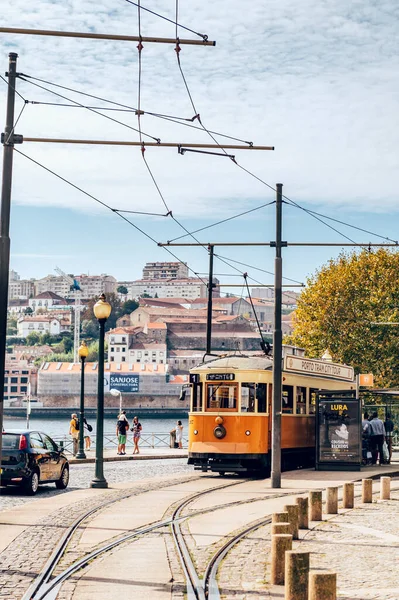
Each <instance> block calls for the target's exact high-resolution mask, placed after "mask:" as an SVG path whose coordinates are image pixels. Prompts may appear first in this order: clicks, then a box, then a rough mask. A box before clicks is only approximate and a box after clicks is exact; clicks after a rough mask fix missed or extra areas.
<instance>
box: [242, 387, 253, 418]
mask: <svg viewBox="0 0 399 600" xmlns="http://www.w3.org/2000/svg"><path fill="white" fill-rule="evenodd" d="M241 412H255V384H254V383H242V384H241Z"/></svg>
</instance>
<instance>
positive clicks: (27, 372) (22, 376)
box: [4, 360, 37, 400]
mask: <svg viewBox="0 0 399 600" xmlns="http://www.w3.org/2000/svg"><path fill="white" fill-rule="evenodd" d="M5 366H6V368H5V371H4V400H18V399H20V398H21V397H24V396H25V397H26V396H27V395H28V392H29V384H30V385H31V393H32V394H36V383H37V369H36V368H35V367H32V366H31V365H28V363H27V361H17V360H15V361H9V360H6V365H5Z"/></svg>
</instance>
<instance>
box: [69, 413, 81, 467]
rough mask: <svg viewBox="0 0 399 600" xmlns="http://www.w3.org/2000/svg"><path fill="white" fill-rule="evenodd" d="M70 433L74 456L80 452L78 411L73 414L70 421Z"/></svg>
mask: <svg viewBox="0 0 399 600" xmlns="http://www.w3.org/2000/svg"><path fill="white" fill-rule="evenodd" d="M69 435H71V436H72V453H73V455H74V456H76V455H77V453H78V446H79V420H78V415H77V414H76V413H72V414H71V421H70V423H69Z"/></svg>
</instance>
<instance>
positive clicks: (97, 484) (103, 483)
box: [90, 477, 108, 489]
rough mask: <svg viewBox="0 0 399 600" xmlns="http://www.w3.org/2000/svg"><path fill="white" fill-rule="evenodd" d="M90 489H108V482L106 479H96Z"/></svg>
mask: <svg viewBox="0 0 399 600" xmlns="http://www.w3.org/2000/svg"><path fill="white" fill-rule="evenodd" d="M90 487H91V488H97V489H105V488H107V487H108V481H107V480H106V479H105V478H102V479H100V478H96V477H95V478H94V479H92V481H91V482H90Z"/></svg>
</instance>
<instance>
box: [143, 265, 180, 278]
mask: <svg viewBox="0 0 399 600" xmlns="http://www.w3.org/2000/svg"><path fill="white" fill-rule="evenodd" d="M188 276H189V272H188V266H187V264H186V263H180V262H148V263H146V265H145V267H144V269H143V279H146V280H151V279H187V277H188Z"/></svg>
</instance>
